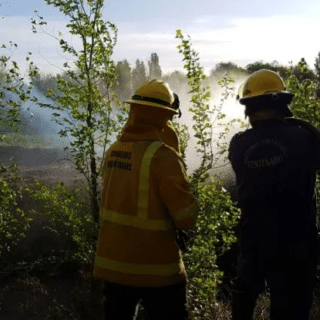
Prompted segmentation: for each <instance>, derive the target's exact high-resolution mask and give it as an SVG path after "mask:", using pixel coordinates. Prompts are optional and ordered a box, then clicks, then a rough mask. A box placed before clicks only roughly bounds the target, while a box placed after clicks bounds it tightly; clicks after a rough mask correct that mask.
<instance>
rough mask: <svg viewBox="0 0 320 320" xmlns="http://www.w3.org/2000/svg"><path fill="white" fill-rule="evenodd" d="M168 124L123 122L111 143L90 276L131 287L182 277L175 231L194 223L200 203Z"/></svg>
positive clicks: (177, 279)
mask: <svg viewBox="0 0 320 320" xmlns="http://www.w3.org/2000/svg"><path fill="white" fill-rule="evenodd" d="M177 148H178V140H177V137H176V134H175V132H174V131H173V129H172V128H171V127H170V125H169V126H168V127H167V128H166V129H165V130H160V129H157V128H154V127H152V126H148V125H146V126H141V125H140V126H139V125H138V124H137V126H135V125H133V126H127V127H125V128H124V130H123V132H122V136H121V137H120V138H119V139H118V140H117V141H116V142H115V143H114V144H113V145H112V146H111V147H110V149H109V150H108V151H107V153H106V157H105V162H104V177H103V189H102V200H101V210H100V219H101V226H100V232H99V238H98V246H97V254H96V259H95V265H94V276H95V277H97V278H101V279H104V280H108V281H110V282H114V283H119V284H125V285H133V286H164V285H171V284H175V283H178V282H181V281H183V280H185V278H186V271H185V267H184V263H183V260H182V253H181V251H180V250H179V248H178V246H177V244H176V241H175V232H174V230H173V227H172V221H171V220H170V217H169V215H170V216H171V218H172V220H173V221H174V224H175V226H176V228H178V229H189V228H191V227H192V226H194V224H195V221H196V217H197V214H198V206H197V203H196V200H195V197H194V195H193V192H192V190H191V188H190V185H189V182H188V177H187V173H186V168H185V164H184V162H183V159H182V158H181V157H180V154H179V152H178V151H179V150H177Z"/></svg>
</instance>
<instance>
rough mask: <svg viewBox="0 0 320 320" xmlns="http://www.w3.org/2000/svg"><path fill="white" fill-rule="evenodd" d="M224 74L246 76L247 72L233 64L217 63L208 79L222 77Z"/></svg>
mask: <svg viewBox="0 0 320 320" xmlns="http://www.w3.org/2000/svg"><path fill="white" fill-rule="evenodd" d="M226 73H232V74H235V75H238V74H247V71H246V70H245V69H244V68H241V67H239V66H238V65H236V64H235V63H233V62H219V63H218V64H216V66H215V68H214V69H212V70H211V71H210V77H212V76H222V75H224V74H226Z"/></svg>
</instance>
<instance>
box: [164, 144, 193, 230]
mask: <svg viewBox="0 0 320 320" xmlns="http://www.w3.org/2000/svg"><path fill="white" fill-rule="evenodd" d="M161 149H162V152H161V158H160V160H161V162H160V168H159V169H160V174H161V183H160V197H161V200H162V202H163V203H164V204H165V206H166V207H167V208H168V211H169V214H170V216H171V218H172V220H173V222H174V224H175V226H176V228H177V229H182V230H186V229H190V228H192V227H193V226H194V225H195V222H196V218H197V215H198V212H199V208H198V204H197V201H196V198H195V196H194V194H193V191H192V189H191V186H190V183H189V181H188V175H187V172H186V166H185V163H184V161H183V159H182V158H181V157H180V156H179V155H178V154H177V153H176V152H174V151H173V150H170V149H169V148H165V147H163V148H161Z"/></svg>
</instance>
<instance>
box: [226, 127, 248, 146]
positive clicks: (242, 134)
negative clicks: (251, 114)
mask: <svg viewBox="0 0 320 320" xmlns="http://www.w3.org/2000/svg"><path fill="white" fill-rule="evenodd" d="M250 130H251V129H247V130H245V131H240V132H237V133H236V134H235V135H234V136H233V137H232V138H231V140H230V144H232V143H234V142H236V141H238V140H242V139H244V138H245V136H246V134H247V133H248V132H249V131H250Z"/></svg>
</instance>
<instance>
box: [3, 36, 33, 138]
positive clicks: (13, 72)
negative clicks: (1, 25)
mask: <svg viewBox="0 0 320 320" xmlns="http://www.w3.org/2000/svg"><path fill="white" fill-rule="evenodd" d="M17 48H18V45H17V44H16V43H13V42H12V41H10V42H9V45H6V44H2V46H1V50H2V51H4V54H3V55H1V56H0V127H2V128H4V129H5V130H7V129H8V128H16V127H17V124H18V123H19V122H20V116H21V105H22V104H23V103H27V102H28V101H29V100H30V98H31V90H32V88H33V86H32V84H27V83H26V82H25V81H24V79H25V77H26V76H27V75H28V76H30V77H33V76H35V75H36V74H37V70H36V68H35V67H34V63H33V62H32V61H30V57H31V52H29V53H28V55H27V56H26V58H25V59H26V63H27V70H26V74H25V75H21V73H20V69H19V66H18V64H17V62H16V61H13V60H12V56H13V54H14V52H15V51H16V50H17ZM4 138H5V135H1V136H0V141H1V140H3V139H4Z"/></svg>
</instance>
